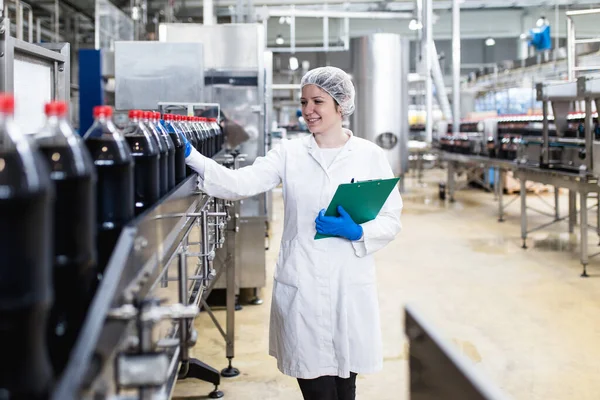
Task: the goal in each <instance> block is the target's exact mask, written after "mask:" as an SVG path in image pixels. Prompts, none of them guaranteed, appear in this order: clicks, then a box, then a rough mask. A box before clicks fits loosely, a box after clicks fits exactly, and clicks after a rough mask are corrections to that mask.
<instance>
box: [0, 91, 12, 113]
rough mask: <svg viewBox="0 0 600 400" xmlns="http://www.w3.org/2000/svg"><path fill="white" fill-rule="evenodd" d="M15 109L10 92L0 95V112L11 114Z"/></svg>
mask: <svg viewBox="0 0 600 400" xmlns="http://www.w3.org/2000/svg"><path fill="white" fill-rule="evenodd" d="M14 111H15V98H14V96H13V95H11V94H2V95H0V112H2V113H4V114H13V113H14Z"/></svg>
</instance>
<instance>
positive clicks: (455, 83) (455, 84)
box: [452, 0, 460, 135]
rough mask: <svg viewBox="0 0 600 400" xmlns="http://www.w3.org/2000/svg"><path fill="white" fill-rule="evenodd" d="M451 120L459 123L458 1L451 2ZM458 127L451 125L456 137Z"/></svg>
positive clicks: (457, 125) (456, 124)
mask: <svg viewBox="0 0 600 400" xmlns="http://www.w3.org/2000/svg"><path fill="white" fill-rule="evenodd" d="M452 119H453V121H460V0H453V1H452ZM459 130H460V125H459V124H458V123H455V124H452V132H453V133H454V134H455V135H458V132H459Z"/></svg>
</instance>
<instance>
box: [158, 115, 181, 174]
mask: <svg viewBox="0 0 600 400" xmlns="http://www.w3.org/2000/svg"><path fill="white" fill-rule="evenodd" d="M160 123H161V125H163V126H164V127H165V129H166V130H167V132H168V133H169V136H170V137H171V140H172V141H173V145H174V146H175V183H176V184H178V183H179V182H181V181H183V180H184V179H185V144H184V143H183V139H182V138H181V135H182V133H181V132H179V130H178V129H177V128H176V127H175V125H174V124H173V116H172V115H169V114H165V115H164V119H162V120H161V121H160Z"/></svg>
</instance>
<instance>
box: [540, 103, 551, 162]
mask: <svg viewBox="0 0 600 400" xmlns="http://www.w3.org/2000/svg"><path fill="white" fill-rule="evenodd" d="M542 115H543V118H544V119H543V125H542V162H543V163H544V165H545V166H548V164H549V163H550V155H549V154H548V153H549V149H550V143H548V142H549V140H550V135H549V125H548V101H547V100H544V101H542Z"/></svg>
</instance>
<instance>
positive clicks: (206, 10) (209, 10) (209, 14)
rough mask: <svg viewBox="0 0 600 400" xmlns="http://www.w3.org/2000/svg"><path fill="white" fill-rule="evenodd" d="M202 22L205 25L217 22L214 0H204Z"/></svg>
mask: <svg viewBox="0 0 600 400" xmlns="http://www.w3.org/2000/svg"><path fill="white" fill-rule="evenodd" d="M202 23H203V24H204V25H214V24H215V11H214V8H213V0H202Z"/></svg>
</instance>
